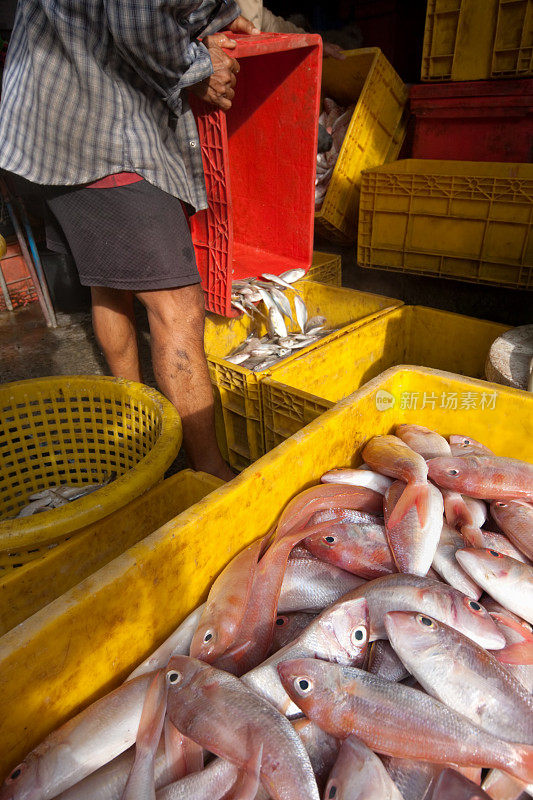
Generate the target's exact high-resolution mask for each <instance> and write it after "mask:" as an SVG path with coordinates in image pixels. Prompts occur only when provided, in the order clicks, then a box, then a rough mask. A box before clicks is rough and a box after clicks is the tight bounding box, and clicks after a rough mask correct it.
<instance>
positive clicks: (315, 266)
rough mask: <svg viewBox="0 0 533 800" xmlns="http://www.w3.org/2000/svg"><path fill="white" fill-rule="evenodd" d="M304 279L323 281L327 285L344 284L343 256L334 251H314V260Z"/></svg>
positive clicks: (316, 281)
mask: <svg viewBox="0 0 533 800" xmlns="http://www.w3.org/2000/svg"><path fill="white" fill-rule="evenodd" d="M302 280H304V281H314V282H315V283H323V284H324V285H325V286H342V262H341V257H340V256H338V255H335V254H334V253H320V252H318V251H317V250H315V252H314V253H313V262H312V264H311V266H310V267H309V269H308V271H307V274H306V276H305V278H302Z"/></svg>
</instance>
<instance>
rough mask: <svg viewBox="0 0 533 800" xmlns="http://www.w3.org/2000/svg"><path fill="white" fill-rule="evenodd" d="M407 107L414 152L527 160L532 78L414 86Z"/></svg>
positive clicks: (532, 126)
mask: <svg viewBox="0 0 533 800" xmlns="http://www.w3.org/2000/svg"><path fill="white" fill-rule="evenodd" d="M411 111H412V113H413V115H414V136H413V147H412V157H413V158H432V159H444V160H461V161H511V162H514V163H516V162H526V163H527V162H530V161H531V160H532V156H533V80H532V79H526V78H521V79H518V80H512V81H467V82H464V83H462V82H454V83H441V84H422V85H419V86H413V87H412V89H411Z"/></svg>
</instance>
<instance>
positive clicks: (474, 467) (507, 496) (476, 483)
mask: <svg viewBox="0 0 533 800" xmlns="http://www.w3.org/2000/svg"><path fill="white" fill-rule="evenodd" d="M428 468H429V477H430V478H431V480H433V481H435V483H436V484H437V485H438V486H443V487H444V488H445V489H454V490H455V491H458V492H461V493H462V494H466V495H468V496H469V497H478V498H480V499H482V500H483V499H484V500H526V501H529V502H531V501H533V464H528V463H527V462H525V461H518V460H517V459H515V458H497V457H496V456H462V457H461V458H446V457H444V458H432V459H431V461H429V462H428Z"/></svg>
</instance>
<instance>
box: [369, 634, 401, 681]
mask: <svg viewBox="0 0 533 800" xmlns="http://www.w3.org/2000/svg"><path fill="white" fill-rule="evenodd" d="M366 669H367V672H370V673H372V675H379V677H380V678H385V680H387V681H396V682H397V681H403V680H405V678H408V677H409V675H410V672H409V670H407V669H406V668H405V666H404V665H403V663H402V662H401V661H400V659H399V657H398V656H397V655H396V653H395V651H394V650H393V648H392V646H391V645H390V643H389V642H388V641H387V640H386V639H378V640H377V641H376V642H372V645H371V647H370V656H369V658H368V665H367V668H366Z"/></svg>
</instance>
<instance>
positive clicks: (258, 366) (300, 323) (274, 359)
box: [225, 269, 333, 372]
mask: <svg viewBox="0 0 533 800" xmlns="http://www.w3.org/2000/svg"><path fill="white" fill-rule="evenodd" d="M304 275H305V270H304V269H292V270H289V271H288V272H284V273H283V274H282V275H270V274H268V273H263V275H261V277H262V278H264V279H265V280H263V281H260V280H259V279H257V278H249V279H246V280H242V281H234V282H233V284H232V295H231V304H232V306H233V307H234V308H236V309H237V310H238V311H241V312H242V313H243V314H246V315H247V316H249V317H251V318H252V319H253V318H254V317H255V316H256V315H257V316H258V317H260V318H262V319H263V321H264V323H265V325H266V327H267V334H266V335H265V336H262V337H260V336H259V335H258V334H256V333H250V335H249V336H248V337H247V338H246V340H245V341H244V342H243V343H242V344H240V345H239V346H238V347H237V348H236V349H235V350H233V351H232V352H231V353H229V355H227V356H226V357H225V360H226V361H229V362H230V364H240V365H241V366H243V367H246V368H247V369H251V370H253V371H254V372H260V371H261V370H264V369H268V367H271V366H273V365H274V364H277V363H278V361H281V360H282V359H284V358H286V357H287V356H288V355H290V354H291V353H292V352H294V351H296V350H301V349H302V348H304V347H307V346H308V345H309V344H312V343H313V342H316V341H318V340H319V339H322V338H323V337H324V336H327V335H328V334H330V333H332V332H333V331H332V330H331V329H327V328H326V318H325V317H318V316H317V317H311V318H309V314H308V311H307V307H306V305H305V303H304V301H303V299H302V298H301V297H300V294H299V292H298V290H297V289H296V288H295V287H294V286H292V284H293V283H294V282H295V281H297V280H299V279H300V278H302V277H303V276H304ZM287 289H290V290H291V291H292V292H293V293H294V299H293V303H294V312H293V309H292V308H291V304H290V302H289V300H288V298H287V297H286V295H285V294H284V291H285V290H287ZM259 302H262V303H263V305H264V307H265V310H266V314H264V313H263V312H262V311H260V310H259V309H258V308H257V306H256V305H255V304H256V303H259ZM295 317H296V318H295ZM286 320H287V321H286ZM289 323H292V324H293V325H295V326H297V328H298V331H297V332H290V331H289Z"/></svg>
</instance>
